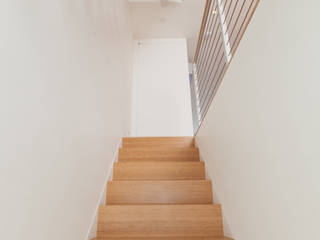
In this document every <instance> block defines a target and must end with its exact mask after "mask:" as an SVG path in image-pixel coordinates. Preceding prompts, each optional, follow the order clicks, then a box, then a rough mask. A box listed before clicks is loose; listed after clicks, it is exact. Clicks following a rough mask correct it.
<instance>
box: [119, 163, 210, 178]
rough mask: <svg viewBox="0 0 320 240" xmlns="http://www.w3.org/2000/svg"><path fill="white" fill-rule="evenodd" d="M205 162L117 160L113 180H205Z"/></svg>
mask: <svg viewBox="0 0 320 240" xmlns="http://www.w3.org/2000/svg"><path fill="white" fill-rule="evenodd" d="M204 179H205V165H204V163H203V162H156V163H155V162H116V163H114V166H113V180H204Z"/></svg>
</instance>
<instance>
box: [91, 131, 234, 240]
mask: <svg viewBox="0 0 320 240" xmlns="http://www.w3.org/2000/svg"><path fill="white" fill-rule="evenodd" d="M106 202H107V204H106V205H105V206H101V207H100V209H99V215H98V231H97V239H98V240H109V239H114V240H124V239H126V240H138V239H150V240H153V239H159V240H160V239H171V240H182V239H184V240H200V239H202V240H209V239H210V240H223V239H224V240H227V239H229V238H226V237H224V236H223V224H222V214H221V206H220V205H219V204H214V203H213V196H212V187H211V181H210V180H206V176H205V165H204V163H203V162H200V159H199V150H198V149H197V148H196V147H195V145H194V139H193V137H149V138H145V137H143V138H124V139H123V146H122V148H121V149H119V159H118V162H116V163H114V169H113V180H112V181H109V182H108V183H107V201H106Z"/></svg>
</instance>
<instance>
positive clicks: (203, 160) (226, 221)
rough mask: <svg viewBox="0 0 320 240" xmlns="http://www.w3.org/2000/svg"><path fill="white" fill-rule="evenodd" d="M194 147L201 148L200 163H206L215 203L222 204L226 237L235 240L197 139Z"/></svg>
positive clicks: (207, 177)
mask: <svg viewBox="0 0 320 240" xmlns="http://www.w3.org/2000/svg"><path fill="white" fill-rule="evenodd" d="M194 145H195V147H197V148H199V154H200V161H201V162H204V163H205V170H206V179H207V180H211V183H212V184H211V186H212V193H213V199H214V203H216V204H221V208H222V219H223V230H224V236H225V237H228V238H231V239H234V237H233V234H232V232H231V229H230V227H229V224H228V220H227V217H226V216H225V215H224V210H223V203H222V202H221V201H220V199H219V194H218V193H217V191H216V189H215V181H214V176H213V174H211V173H210V171H209V169H208V167H207V166H208V165H209V164H207V161H206V158H205V156H203V154H202V153H201V149H200V147H199V145H198V144H197V141H196V139H195V141H194Z"/></svg>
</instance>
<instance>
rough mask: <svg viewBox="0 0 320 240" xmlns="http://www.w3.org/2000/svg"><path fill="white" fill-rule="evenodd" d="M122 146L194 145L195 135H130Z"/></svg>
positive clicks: (123, 141) (123, 140)
mask: <svg viewBox="0 0 320 240" xmlns="http://www.w3.org/2000/svg"><path fill="white" fill-rule="evenodd" d="M122 146H123V147H124V148H128V147H133V148H137V147H194V138H193V137H130V138H123V139H122Z"/></svg>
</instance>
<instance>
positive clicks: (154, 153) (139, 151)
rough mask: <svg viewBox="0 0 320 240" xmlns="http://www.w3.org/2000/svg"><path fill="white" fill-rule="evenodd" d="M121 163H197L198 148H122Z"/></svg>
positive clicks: (120, 150)
mask: <svg viewBox="0 0 320 240" xmlns="http://www.w3.org/2000/svg"><path fill="white" fill-rule="evenodd" d="M118 159H119V162H124V161H126V162H127V161H175V162H181V161H182V162H184V161H195V162H199V161H200V158H199V149H198V148H167V147H161V148H145V147H144V148H120V149H119V156H118Z"/></svg>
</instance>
